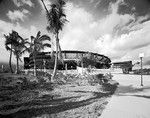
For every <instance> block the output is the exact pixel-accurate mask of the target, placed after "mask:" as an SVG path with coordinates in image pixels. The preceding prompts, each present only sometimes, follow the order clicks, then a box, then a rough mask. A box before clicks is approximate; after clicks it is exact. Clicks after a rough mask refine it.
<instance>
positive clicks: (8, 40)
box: [4, 34, 13, 73]
mask: <svg viewBox="0 0 150 118" xmlns="http://www.w3.org/2000/svg"><path fill="white" fill-rule="evenodd" d="M4 37H5V39H6V40H5V48H6V50H7V51H10V56H9V67H10V71H11V73H13V70H12V65H11V59H12V43H13V41H12V39H11V38H10V36H8V35H5V34H4Z"/></svg>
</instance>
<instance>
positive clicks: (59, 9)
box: [41, 0, 67, 81]
mask: <svg viewBox="0 0 150 118" xmlns="http://www.w3.org/2000/svg"><path fill="white" fill-rule="evenodd" d="M41 1H42V3H43V5H44V8H45V10H46V14H47V20H48V26H47V30H48V31H50V32H52V33H53V34H54V35H55V37H56V55H55V65H54V71H53V75H52V78H51V81H54V77H55V75H56V71H57V63H58V50H59V49H61V48H59V46H60V45H59V37H58V35H59V32H60V30H62V28H63V26H64V24H65V23H66V21H67V20H66V15H65V13H64V6H65V4H66V3H65V2H64V0H57V1H56V3H54V4H51V9H50V10H49V11H48V9H47V8H46V6H45V4H44V2H43V0H41Z"/></svg>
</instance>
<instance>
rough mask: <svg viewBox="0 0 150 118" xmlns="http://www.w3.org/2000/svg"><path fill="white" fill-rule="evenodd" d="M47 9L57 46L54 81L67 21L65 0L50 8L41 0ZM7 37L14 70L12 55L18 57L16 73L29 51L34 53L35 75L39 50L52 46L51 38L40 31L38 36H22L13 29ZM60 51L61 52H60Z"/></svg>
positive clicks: (48, 28) (49, 25) (49, 23)
mask: <svg viewBox="0 0 150 118" xmlns="http://www.w3.org/2000/svg"><path fill="white" fill-rule="evenodd" d="M41 2H42V4H43V6H44V8H45V11H46V18H47V27H46V29H47V31H48V32H49V33H51V34H53V35H54V36H55V42H56V43H55V46H56V54H55V65H54V70H53V74H52V77H51V81H54V78H55V75H56V71H57V63H58V57H59V54H60V57H61V46H60V43H59V40H60V39H59V33H60V31H61V30H62V29H63V26H64V25H65V23H66V22H67V19H66V14H65V10H64V7H65V4H66V2H65V1H64V0H56V1H55V2H54V3H52V4H51V5H50V9H47V7H46V5H45V3H44V0H41ZM4 37H5V39H6V40H5V47H6V50H8V51H9V52H10V57H9V66H10V69H11V72H12V73H13V70H12V66H11V65H12V64H11V60H12V55H13V54H14V55H15V57H16V73H19V61H22V60H21V56H22V55H23V54H24V53H25V52H28V53H30V54H32V55H33V61H34V76H36V55H37V53H38V52H40V51H41V50H43V49H44V48H45V47H51V38H50V37H49V36H48V35H41V32H40V31H39V32H38V33H37V35H36V36H31V37H30V39H28V38H27V39H24V38H22V37H21V36H20V35H19V33H18V32H16V31H14V30H12V32H11V33H9V34H8V35H6V34H4ZM44 41H49V43H44ZM59 52H60V53H59ZM58 53H59V54H58Z"/></svg>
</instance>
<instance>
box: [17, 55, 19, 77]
mask: <svg viewBox="0 0 150 118" xmlns="http://www.w3.org/2000/svg"><path fill="white" fill-rule="evenodd" d="M16 60H17V65H16V74H18V73H19V57H18V56H16Z"/></svg>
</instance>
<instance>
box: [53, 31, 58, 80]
mask: <svg viewBox="0 0 150 118" xmlns="http://www.w3.org/2000/svg"><path fill="white" fill-rule="evenodd" d="M58 44H59V40H58V33H57V34H56V54H55V65H54V70H53V74H52V77H51V82H54V78H55V75H56V72H57V62H58Z"/></svg>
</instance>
